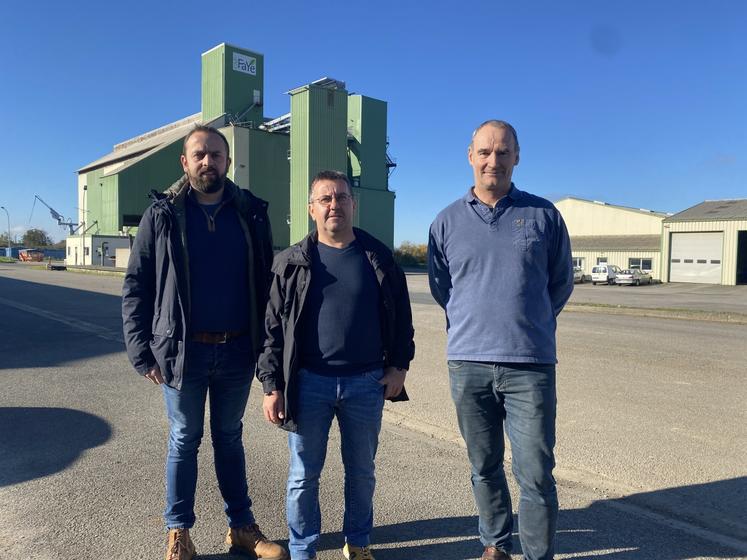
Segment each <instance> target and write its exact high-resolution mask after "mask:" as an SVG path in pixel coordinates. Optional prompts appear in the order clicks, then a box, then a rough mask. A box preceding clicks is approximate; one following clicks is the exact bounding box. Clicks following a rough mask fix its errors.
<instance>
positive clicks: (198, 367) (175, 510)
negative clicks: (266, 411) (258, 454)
mask: <svg viewBox="0 0 747 560" xmlns="http://www.w3.org/2000/svg"><path fill="white" fill-rule="evenodd" d="M189 344H190V347H189V348H188V350H189V352H188V357H189V361H188V365H187V367H186V370H185V372H184V380H183V383H182V388H181V390H177V389H174V388H173V387H169V386H168V385H163V386H162V387H163V397H164V401H165V403H166V414H167V416H168V419H169V451H168V455H167V458H166V510H165V511H164V514H163V515H164V520H165V521H166V526H167V527H169V528H172V529H176V528H186V529H189V528H191V527H192V526H193V525H194V522H195V512H194V504H195V489H196V487H197V451H198V449H199V447H200V441H201V440H202V434H203V427H204V424H205V399H206V396H207V394H208V392H209V393H210V435H211V437H212V440H213V452H214V456H215V474H216V476H217V477H218V486H219V488H220V492H221V494H222V495H223V500H224V501H225V512H226V516H227V517H228V524H229V526H230V527H241V526H243V525H248V524H250V523H254V517H253V515H252V511H251V505H252V502H251V500H250V499H249V492H248V488H247V483H246V465H245V462H244V445H243V444H242V442H241V432H242V428H243V424H242V422H241V419H242V418H243V416H244V409H245V408H246V401H247V399H248V397H249V385H250V384H251V381H252V369H253V357H252V351H251V342H250V341H249V337H248V336H247V337H240V338H236V339H233V340H229V341H228V342H226V343H225V344H201V343H197V342H194V343H189Z"/></svg>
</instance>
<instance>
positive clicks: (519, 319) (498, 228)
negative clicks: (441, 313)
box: [428, 185, 573, 364]
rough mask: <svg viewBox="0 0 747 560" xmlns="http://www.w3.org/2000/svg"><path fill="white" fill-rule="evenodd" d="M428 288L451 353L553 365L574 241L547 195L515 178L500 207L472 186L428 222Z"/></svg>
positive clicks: (458, 357) (466, 357)
mask: <svg viewBox="0 0 747 560" xmlns="http://www.w3.org/2000/svg"><path fill="white" fill-rule="evenodd" d="M428 276H429V280H430V287H431V293H432V294H433V297H434V298H435V299H436V301H437V302H438V304H439V305H440V306H441V307H443V308H444V309H445V311H446V328H447V331H448V348H447V355H448V359H450V360H469V361H480V362H531V363H540V364H554V363H556V362H557V358H556V351H555V328H556V320H555V318H556V317H557V315H558V314H559V313H560V311H561V310H562V309H563V306H564V305H565V303H566V302H567V301H568V298H569V297H570V295H571V292H572V291H573V266H572V261H571V243H570V239H569V238H568V231H567V230H566V227H565V223H564V222H563V218H562V217H561V216H560V213H559V212H558V210H557V209H556V208H555V206H553V204H552V203H551V202H549V201H547V200H545V199H544V198H540V197H538V196H534V195H531V194H529V193H526V192H523V191H520V190H518V189H517V188H516V187H514V186H513V185H512V186H511V190H510V191H509V193H508V195H507V196H505V197H504V198H502V199H501V200H500V201H499V202H498V204H496V207H495V208H490V207H489V206H487V205H485V204H483V203H482V202H480V201H479V200H478V199H476V198H475V197H474V196H473V195H472V191H471V189H470V190H469V191H468V192H467V194H466V195H465V196H464V197H462V198H460V199H459V200H457V201H456V202H454V203H452V204H450V205H449V206H447V207H446V208H445V209H444V210H443V211H441V213H440V214H439V215H438V216H437V217H436V219H435V220H434V222H433V224H431V228H430V235H429V239H428Z"/></svg>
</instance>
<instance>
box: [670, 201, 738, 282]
mask: <svg viewBox="0 0 747 560" xmlns="http://www.w3.org/2000/svg"><path fill="white" fill-rule="evenodd" d="M662 255H666V256H667V258H666V260H665V263H663V266H662V268H661V279H662V281H664V282H697V283H701V284H723V285H725V286H734V285H735V284H747V199H736V200H706V201H705V202H701V203H700V204H697V205H695V206H693V207H691V208H688V209H687V210H683V211H682V212H680V213H678V214H675V215H674V216H670V217H668V218H667V219H665V220H664V223H663V234H662Z"/></svg>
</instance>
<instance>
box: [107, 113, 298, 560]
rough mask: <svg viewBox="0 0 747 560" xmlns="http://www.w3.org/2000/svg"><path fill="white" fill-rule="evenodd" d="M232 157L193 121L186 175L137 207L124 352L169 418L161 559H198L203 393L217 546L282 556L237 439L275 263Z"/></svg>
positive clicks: (216, 136) (259, 209)
mask: <svg viewBox="0 0 747 560" xmlns="http://www.w3.org/2000/svg"><path fill="white" fill-rule="evenodd" d="M230 162H231V159H230V157H229V147H228V142H227V141H226V138H225V137H224V136H223V135H222V134H221V133H220V132H219V131H218V130H216V129H214V128H211V127H207V126H197V127H195V128H194V129H193V130H192V131H191V132H190V133H189V134H188V135H187V137H186V138H185V140H184V151H183V154H182V156H181V163H182V167H183V169H184V172H185V176H184V177H182V179H180V180H179V181H177V182H176V183H175V184H174V185H172V187H171V188H170V189H169V190H168V191H167V192H166V194H165V196H161V197H160V199H159V200H156V201H155V202H154V203H153V204H152V205H151V206H150V207H149V208H148V209H147V210H146V211H145V214H144V215H143V218H142V220H141V221H140V226H139V228H138V233H137V237H136V239H135V243H134V246H133V247H132V252H131V255H130V261H129V264H128V267H127V274H126V276H125V281H124V288H123V294H122V315H123V322H124V334H125V343H126V346H127V354H128V356H129V358H130V361H131V362H132V365H133V366H134V367H135V370H136V371H137V372H138V373H139V374H140V375H142V376H144V377H145V378H147V379H149V380H150V381H152V382H153V383H154V384H156V385H160V386H161V387H162V390H163V395H164V401H165V404H166V412H167V416H168V419H169V427H170V434H169V449H168V457H167V460H166V509H165V511H164V518H165V521H166V526H167V528H168V531H169V535H168V545H167V552H166V560H191V559H192V558H193V557H194V555H195V547H194V545H193V543H192V540H191V538H190V536H189V529H190V528H191V527H192V526H193V524H194V522H195V514H194V498H195V488H196V485H197V451H198V448H199V445H200V440H201V439H202V434H203V425H204V419H205V399H206V397H207V393H208V392H209V393H210V434H211V437H212V441H213V450H214V455H215V472H216V475H217V477H218V485H219V487H220V491H221V494H222V495H223V499H224V501H225V512H226V516H227V518H228V526H229V529H228V535H227V536H226V543H227V544H229V545H230V546H231V547H232V548H236V549H240V550H243V551H244V552H247V553H250V554H254V555H255V556H256V557H258V558H265V559H278V560H279V559H285V558H287V553H286V551H285V550H284V549H283V548H282V547H281V546H279V545H277V544H275V543H272V542H270V541H267V540H266V539H265V537H264V535H262V533H261V532H260V530H259V527H258V526H257V524H256V523H255V520H254V516H253V514H252V510H251V500H250V499H249V493H248V488H247V482H246V467H245V462H244V447H243V444H242V442H241V433H242V427H243V426H242V422H241V419H242V417H243V416H244V409H245V407H246V402H247V398H248V396H249V385H250V384H251V380H252V371H253V368H254V364H255V361H256V357H257V354H258V352H259V349H260V346H261V340H262V320H263V316H264V308H265V304H266V301H267V296H266V294H267V286H268V280H269V267H270V262H271V259H272V240H271V234H270V224H269V222H268V219H267V203H266V202H264V201H263V200H260V199H258V198H256V197H255V196H253V195H252V194H251V193H250V192H249V191H246V190H242V189H240V188H238V187H237V186H236V185H235V184H233V183H232V182H231V181H229V180H228V179H227V178H226V173H227V170H228V167H229V165H230Z"/></svg>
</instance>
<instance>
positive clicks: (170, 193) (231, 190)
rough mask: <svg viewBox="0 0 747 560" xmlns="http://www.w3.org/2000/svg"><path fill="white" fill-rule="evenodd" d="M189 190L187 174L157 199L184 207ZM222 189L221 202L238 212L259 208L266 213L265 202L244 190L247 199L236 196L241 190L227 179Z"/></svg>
mask: <svg viewBox="0 0 747 560" xmlns="http://www.w3.org/2000/svg"><path fill="white" fill-rule="evenodd" d="M190 188H191V187H190V184H189V177H187V174H186V173H185V174H184V175H182V176H181V177H180V178H179V179H177V180H176V181H174V183H172V184H171V186H170V187H169V188H168V189H166V190H165V191H164V192H163V194H161V195H159V196H158V199H159V200H166V202H169V203H171V204H173V205H174V206H177V207H181V206H183V205H184V202H185V200H186V198H185V197H186V196H187V193H188V192H189V189H190ZM223 188H224V189H225V194H224V195H223V200H224V201H226V202H227V203H228V204H233V205H235V206H236V207H237V208H238V209H239V210H241V211H244V210H247V208H256V207H260V208H263V209H264V210H265V211H267V206H268V204H267V202H266V201H264V200H262V199H261V198H258V197H256V196H254V195H253V194H252V193H251V192H250V191H248V190H246V189H244V192H245V193H246V194H247V195H248V196H247V197H243V196H238V195H239V192H241V190H242V189H241V188H240V187H239V186H238V185H237V184H236V183H234V182H233V181H231V180H230V179H229V178H227V177H226V183H225V186H224V187H223Z"/></svg>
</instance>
